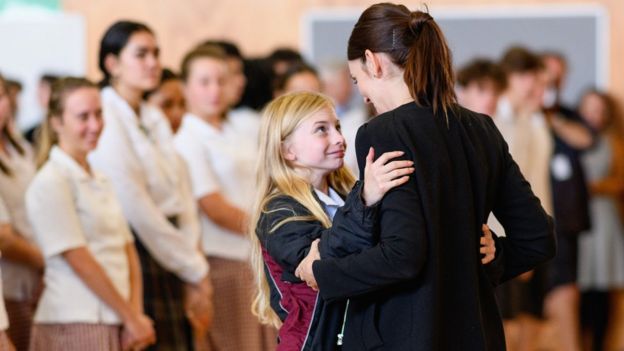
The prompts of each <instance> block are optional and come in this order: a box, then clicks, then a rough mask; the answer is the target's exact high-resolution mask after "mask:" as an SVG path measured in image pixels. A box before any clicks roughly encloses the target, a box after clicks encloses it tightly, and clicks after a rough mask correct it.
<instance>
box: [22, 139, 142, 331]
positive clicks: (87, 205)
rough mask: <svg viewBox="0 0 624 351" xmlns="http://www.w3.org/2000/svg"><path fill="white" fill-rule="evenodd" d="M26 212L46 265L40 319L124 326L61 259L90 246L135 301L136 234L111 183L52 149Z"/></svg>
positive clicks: (33, 186)
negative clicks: (132, 253)
mask: <svg viewBox="0 0 624 351" xmlns="http://www.w3.org/2000/svg"><path fill="white" fill-rule="evenodd" d="M26 209H27V211H28V217H29V219H30V221H31V223H32V226H33V229H34V234H35V239H36V242H37V244H38V245H39V247H40V249H41V251H42V252H43V255H44V258H45V264H46V269H45V273H44V282H45V289H44V291H43V294H42V295H41V298H40V300H39V304H38V306H37V311H36V313H35V321H36V322H37V323H102V324H120V323H121V320H120V318H119V316H118V315H117V313H116V312H115V311H114V310H112V309H111V308H110V307H109V306H108V305H107V304H106V303H104V302H103V301H102V300H100V298H98V296H97V295H96V294H95V293H94V292H93V291H92V290H91V289H89V288H88V287H87V285H86V284H85V283H84V282H83V281H82V280H81V279H80V277H78V275H77V274H76V273H75V272H74V270H73V269H72V267H71V266H70V265H69V264H68V263H67V261H66V260H65V258H64V257H63V255H62V254H63V253H64V252H66V251H67V250H71V249H75V248H79V247H86V248H87V249H88V250H89V252H90V253H91V254H92V255H93V257H94V259H95V261H97V263H99V264H100V266H101V267H102V269H103V270H104V272H105V273H106V275H107V276H108V278H109V279H110V281H111V282H112V283H113V286H114V287H115V288H116V289H117V291H118V292H119V294H120V295H121V296H122V297H123V298H125V299H129V298H130V281H129V280H130V275H129V263H128V256H127V252H126V245H127V244H128V243H131V242H132V235H131V234H130V229H129V227H128V224H127V222H126V220H125V218H124V216H123V213H122V210H121V206H120V204H119V203H118V201H117V197H116V195H115V192H114V190H113V187H112V185H111V184H110V182H109V181H108V179H107V178H106V177H104V176H103V175H101V174H99V173H97V172H95V171H94V172H93V174H92V175H90V174H88V173H87V172H86V171H85V170H84V169H83V168H82V167H81V166H80V165H79V164H78V163H77V162H76V161H75V160H74V159H73V158H71V157H70V156H69V155H67V154H66V153H65V152H63V151H62V150H61V149H60V148H58V147H53V148H52V150H51V151H50V158H49V160H48V162H46V164H45V165H44V166H43V167H42V168H41V170H40V171H39V172H38V173H37V175H36V176H35V178H34V179H33V181H32V182H31V185H30V187H29V188H28V191H27V192H26Z"/></svg>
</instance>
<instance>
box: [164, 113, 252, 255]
mask: <svg viewBox="0 0 624 351" xmlns="http://www.w3.org/2000/svg"><path fill="white" fill-rule="evenodd" d="M248 135H249V134H247V133H246V132H245V131H242V130H240V129H238V128H237V127H236V125H235V124H234V123H232V122H231V121H229V120H225V121H224V122H223V125H222V129H221V130H218V129H216V128H214V127H213V126H211V125H210V124H209V123H207V122H205V121H203V120H202V119H201V118H199V117H197V116H195V115H193V114H190V113H187V114H186V115H185V116H184V118H183V119H182V125H181V126H180V129H179V130H178V132H177V134H176V137H175V145H176V148H177V149H178V152H179V153H180V155H182V158H184V160H185V161H186V164H187V167H188V170H189V173H190V174H191V183H192V189H193V196H194V197H195V199H196V200H199V199H201V198H202V197H204V196H206V195H209V194H212V193H216V192H220V193H221V194H222V195H223V196H224V197H225V199H227V200H228V201H229V202H231V203H232V204H233V205H235V206H237V207H238V208H240V209H242V210H243V211H245V212H247V213H249V212H250V210H251V203H252V202H253V196H254V191H255V189H254V186H255V178H256V175H255V167H256V158H257V154H258V152H257V147H256V144H255V141H254V140H253V139H252V138H249V137H248ZM245 136H247V137H245ZM200 220H201V227H202V248H203V250H204V253H205V254H206V255H208V256H218V257H222V258H227V259H234V260H240V261H246V260H247V259H248V257H249V250H250V246H249V240H248V239H247V236H246V235H241V234H238V233H234V232H231V231H229V230H227V229H225V228H222V227H220V226H219V225H217V224H216V223H214V222H213V221H212V220H210V219H209V218H208V216H206V215H205V214H204V213H203V212H201V211H200Z"/></svg>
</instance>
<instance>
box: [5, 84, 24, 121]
mask: <svg viewBox="0 0 624 351" xmlns="http://www.w3.org/2000/svg"><path fill="white" fill-rule="evenodd" d="M6 84H7V90H8V92H9V98H10V99H11V109H12V110H13V119H15V117H16V116H17V111H18V110H19V96H20V94H21V93H22V89H23V86H22V83H20V82H19V81H18V80H14V79H6Z"/></svg>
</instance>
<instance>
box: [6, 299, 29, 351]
mask: <svg viewBox="0 0 624 351" xmlns="http://www.w3.org/2000/svg"><path fill="white" fill-rule="evenodd" d="M4 305H5V306H6V311H7V314H8V316H9V329H7V331H6V332H7V334H8V336H9V338H10V339H11V341H12V342H13V345H15V349H16V350H17V351H26V350H28V343H29V341H30V330H31V328H32V323H33V316H34V315H35V306H34V305H33V303H32V302H31V301H15V300H9V299H7V300H4Z"/></svg>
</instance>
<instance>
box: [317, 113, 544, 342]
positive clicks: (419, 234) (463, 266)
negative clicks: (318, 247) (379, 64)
mask: <svg viewBox="0 0 624 351" xmlns="http://www.w3.org/2000/svg"><path fill="white" fill-rule="evenodd" d="M370 146H373V147H374V148H375V153H376V155H381V154H382V153H383V152H387V151H393V150H403V151H405V152H406V154H405V156H404V158H406V159H411V160H413V161H414V162H415V168H416V172H415V173H414V174H413V175H412V177H411V178H410V180H409V182H408V183H406V184H405V185H403V186H400V187H398V188H396V189H393V190H391V191H390V192H388V194H386V196H385V198H384V199H383V200H382V203H381V204H380V209H379V211H380V213H379V216H380V217H379V221H380V222H379V231H380V232H379V243H378V244H376V245H375V246H374V247H372V248H370V249H366V250H364V251H362V252H360V253H358V254H353V255H348V256H345V257H343V258H329V259H322V260H320V261H316V262H315V263H314V265H313V269H314V275H315V277H316V280H317V282H318V286H319V289H320V294H321V296H322V297H323V298H324V299H325V300H327V301H333V300H340V299H345V298H351V303H350V305H349V311H348V315H347V323H346V330H345V342H344V346H343V350H358V351H360V350H393V351H394V350H423V351H431V350H504V349H505V341H504V334H503V328H502V323H501V318H500V315H499V312H498V308H497V305H496V301H495V298H494V291H493V285H494V284H495V283H498V282H494V281H492V280H491V279H490V278H489V277H488V272H487V271H486V270H487V269H486V267H484V266H483V265H482V264H481V263H480V259H481V255H480V254H479V246H480V245H479V237H480V236H481V225H482V223H485V222H486V220H487V217H488V215H489V213H490V212H491V211H493V212H494V214H495V215H496V217H497V218H498V220H499V221H500V222H501V224H502V225H503V227H504V228H505V232H506V233H507V237H506V238H501V240H497V256H499V255H501V257H502V262H501V265H502V267H503V269H502V276H501V277H500V278H501V279H500V280H501V282H502V281H505V280H508V279H510V278H512V277H515V276H517V275H519V274H521V273H523V272H526V271H529V270H531V269H532V268H534V267H535V266H536V265H538V264H539V263H542V262H544V261H546V260H548V259H550V258H552V257H553V256H554V254H555V239H554V235H553V228H552V220H551V218H550V217H549V216H548V215H547V214H546V213H545V212H544V210H543V208H542V207H541V205H540V202H539V200H538V199H537V198H536V197H535V195H533V192H532V191H531V187H530V186H529V183H528V182H527V181H526V180H525V179H524V177H523V176H522V174H521V173H520V170H519V168H518V166H517V165H516V163H515V162H514V161H513V159H512V158H511V155H510V154H509V151H508V147H507V144H506V143H505V141H504V140H503V137H502V136H501V134H500V133H499V131H498V130H497V128H496V127H495V125H494V123H493V122H492V120H491V119H490V118H489V117H487V116H485V115H479V114H476V113H474V112H471V111H469V110H466V109H464V108H462V107H459V106H455V107H454V108H453V109H452V110H449V112H448V117H445V116H444V114H442V113H440V114H438V115H434V114H433V112H432V110H431V109H430V108H421V107H418V106H417V105H416V104H415V103H408V104H405V105H403V106H400V107H398V108H397V109H395V110H393V111H390V112H387V113H384V114H382V115H380V116H378V117H377V118H375V119H373V120H372V121H371V122H369V123H368V124H365V125H364V126H362V127H361V128H360V130H359V131H358V135H357V138H356V149H357V155H358V162H359V165H360V173H361V174H362V172H363V165H364V160H365V157H366V154H367V153H368V148H369V147H370ZM497 260H498V259H497Z"/></svg>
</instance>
